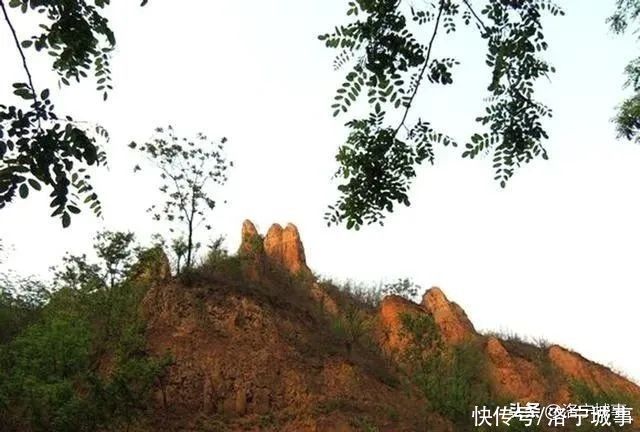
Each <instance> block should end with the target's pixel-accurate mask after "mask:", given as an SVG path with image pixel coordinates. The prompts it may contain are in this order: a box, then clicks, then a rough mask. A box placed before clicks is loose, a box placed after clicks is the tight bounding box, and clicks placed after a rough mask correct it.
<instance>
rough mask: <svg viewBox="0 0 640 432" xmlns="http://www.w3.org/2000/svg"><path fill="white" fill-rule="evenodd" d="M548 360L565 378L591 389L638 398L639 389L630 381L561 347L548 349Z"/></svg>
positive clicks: (555, 346) (639, 395) (554, 346)
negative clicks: (621, 393)
mask: <svg viewBox="0 0 640 432" xmlns="http://www.w3.org/2000/svg"><path fill="white" fill-rule="evenodd" d="M549 359H550V360H551V362H552V363H553V364H554V365H555V366H556V367H557V368H558V369H560V370H561V371H562V373H564V374H565V375H566V376H567V377H569V378H571V379H574V380H579V381H581V382H583V383H585V384H587V385H590V386H591V387H592V388H595V389H602V390H605V391H614V392H616V391H617V392H623V393H628V394H631V395H635V396H636V397H640V387H638V386H637V385H635V384H634V383H632V382H631V381H629V380H627V379H625V378H623V377H621V376H620V375H618V374H615V373H614V372H612V371H611V370H610V369H608V368H606V367H604V366H602V365H599V364H596V363H593V362H591V361H589V360H587V359H585V358H584V357H582V356H581V355H579V354H577V353H574V352H572V351H569V350H567V349H565V348H563V347H561V346H558V345H553V346H551V347H550V348H549Z"/></svg>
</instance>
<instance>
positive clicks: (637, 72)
mask: <svg viewBox="0 0 640 432" xmlns="http://www.w3.org/2000/svg"><path fill="white" fill-rule="evenodd" d="M639 16H640V1H638V0H617V2H616V10H615V12H614V13H613V15H612V16H610V17H609V19H608V20H607V21H608V22H609V24H610V26H611V30H612V31H613V32H614V33H616V34H624V33H625V32H626V31H627V30H629V27H630V25H631V24H633V21H637V20H638V17H639ZM636 31H637V29H636ZM625 74H626V75H627V82H626V83H625V87H630V88H631V89H632V91H633V95H632V96H630V97H629V98H627V99H625V100H624V101H623V102H622V103H621V104H620V106H619V107H618V109H617V113H616V117H615V119H614V122H615V124H616V128H617V130H618V137H619V138H626V139H628V140H633V141H635V142H640V57H636V58H635V59H633V60H631V62H629V64H628V65H627V67H626V68H625Z"/></svg>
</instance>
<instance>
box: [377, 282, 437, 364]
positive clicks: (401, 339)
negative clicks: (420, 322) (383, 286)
mask: <svg viewBox="0 0 640 432" xmlns="http://www.w3.org/2000/svg"><path fill="white" fill-rule="evenodd" d="M425 313H427V312H426V311H425V310H424V309H423V308H422V307H421V306H420V305H417V304H415V303H414V302H412V301H411V300H407V299H405V298H403V297H400V296H397V295H391V296H387V297H385V298H384V299H382V302H381V303H380V312H379V323H380V329H379V333H380V337H379V339H380V340H381V344H382V346H383V347H384V349H385V351H387V352H388V353H390V354H392V353H400V352H402V351H404V349H405V348H406V347H407V345H408V344H409V343H410V339H409V337H408V335H407V334H406V332H405V330H404V327H403V323H402V316H403V314H408V315H420V314H425Z"/></svg>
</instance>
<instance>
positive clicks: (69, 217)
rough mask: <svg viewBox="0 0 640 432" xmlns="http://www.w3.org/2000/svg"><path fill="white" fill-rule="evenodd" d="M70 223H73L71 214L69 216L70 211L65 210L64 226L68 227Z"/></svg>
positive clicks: (63, 214)
mask: <svg viewBox="0 0 640 432" xmlns="http://www.w3.org/2000/svg"><path fill="white" fill-rule="evenodd" d="M69 225H71V216H69V213H67V212H64V213H62V228H67V227H69Z"/></svg>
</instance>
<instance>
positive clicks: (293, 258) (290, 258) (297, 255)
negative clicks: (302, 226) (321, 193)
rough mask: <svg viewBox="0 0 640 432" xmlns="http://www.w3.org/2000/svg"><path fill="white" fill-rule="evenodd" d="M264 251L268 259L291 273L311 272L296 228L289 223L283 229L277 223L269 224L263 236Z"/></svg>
mask: <svg viewBox="0 0 640 432" xmlns="http://www.w3.org/2000/svg"><path fill="white" fill-rule="evenodd" d="M264 251H265V254H266V255H267V258H268V259H270V260H271V261H272V262H275V263H278V264H279V265H281V266H282V267H284V268H286V269H287V270H288V271H289V272H291V273H293V274H297V273H310V272H311V271H310V270H309V268H308V267H307V261H306V258H305V255H304V246H303V245H302V241H301V240H300V233H299V232H298V228H297V227H296V226H295V225H293V224H291V223H290V224H287V226H286V227H285V228H284V229H282V227H281V226H280V225H279V224H273V225H271V228H269V231H267V235H266V236H265V238H264Z"/></svg>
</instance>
